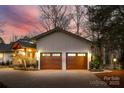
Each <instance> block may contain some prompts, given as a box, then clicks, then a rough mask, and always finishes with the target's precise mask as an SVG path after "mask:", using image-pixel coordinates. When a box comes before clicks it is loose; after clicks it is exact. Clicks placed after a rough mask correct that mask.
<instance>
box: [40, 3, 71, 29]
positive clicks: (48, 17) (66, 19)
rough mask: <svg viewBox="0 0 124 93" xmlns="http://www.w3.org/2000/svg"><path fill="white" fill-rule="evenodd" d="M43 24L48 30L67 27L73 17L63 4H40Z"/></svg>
mask: <svg viewBox="0 0 124 93" xmlns="http://www.w3.org/2000/svg"><path fill="white" fill-rule="evenodd" d="M40 10H41V24H42V26H43V27H44V28H45V29H46V30H50V29H51V28H56V27H60V28H63V29H67V28H68V25H69V24H70V20H71V18H72V16H71V14H69V13H68V12H67V6H62V5H47V6H40Z"/></svg>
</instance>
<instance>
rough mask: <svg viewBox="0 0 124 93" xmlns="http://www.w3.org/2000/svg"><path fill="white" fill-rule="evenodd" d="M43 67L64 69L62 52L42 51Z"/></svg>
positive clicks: (41, 62) (41, 65) (41, 64)
mask: <svg viewBox="0 0 124 93" xmlns="http://www.w3.org/2000/svg"><path fill="white" fill-rule="evenodd" d="M40 68H41V69H62V53H58V52H57V53H54V52H49V53H48V52H47V53H41V56H40Z"/></svg>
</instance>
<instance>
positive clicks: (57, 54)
mask: <svg viewBox="0 0 124 93" xmlns="http://www.w3.org/2000/svg"><path fill="white" fill-rule="evenodd" d="M52 56H60V54H59V53H56V54H52Z"/></svg>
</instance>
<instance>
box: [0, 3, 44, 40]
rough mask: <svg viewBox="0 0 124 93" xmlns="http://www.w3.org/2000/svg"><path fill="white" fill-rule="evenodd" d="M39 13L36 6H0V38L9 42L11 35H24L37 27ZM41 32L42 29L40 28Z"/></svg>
mask: <svg viewBox="0 0 124 93" xmlns="http://www.w3.org/2000/svg"><path fill="white" fill-rule="evenodd" d="M39 17H40V11H39V9H38V6H29V5H28V6H0V22H5V25H3V26H2V27H1V30H3V31H4V35H3V34H0V36H1V35H2V38H4V40H5V41H6V42H9V41H10V39H11V38H12V35H13V34H16V35H26V34H28V33H29V32H32V31H33V30H35V31H38V30H37V29H35V28H36V27H39ZM40 29H41V30H42V28H40Z"/></svg>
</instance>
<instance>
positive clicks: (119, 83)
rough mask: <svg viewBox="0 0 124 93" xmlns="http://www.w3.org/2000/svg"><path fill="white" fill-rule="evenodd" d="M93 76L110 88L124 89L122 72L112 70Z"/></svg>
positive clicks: (123, 72) (123, 73) (123, 71)
mask: <svg viewBox="0 0 124 93" xmlns="http://www.w3.org/2000/svg"><path fill="white" fill-rule="evenodd" d="M95 75H96V76H97V77H98V78H100V79H101V80H103V81H105V82H106V83H107V84H108V85H109V86H110V87H112V88H124V70H112V72H105V73H96V74H95Z"/></svg>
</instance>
